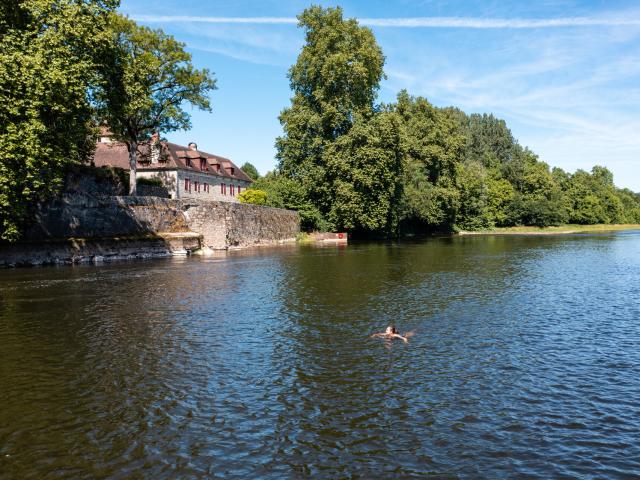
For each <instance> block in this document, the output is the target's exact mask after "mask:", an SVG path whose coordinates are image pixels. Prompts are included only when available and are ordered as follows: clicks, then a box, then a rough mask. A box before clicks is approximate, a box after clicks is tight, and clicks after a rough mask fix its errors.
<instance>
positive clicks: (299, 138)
mask: <svg viewBox="0 0 640 480" xmlns="http://www.w3.org/2000/svg"><path fill="white" fill-rule="evenodd" d="M298 20H299V23H298V25H299V26H300V27H301V28H303V29H304V30H305V36H306V43H305V45H304V46H303V48H302V51H301V53H300V55H299V56H298V59H297V62H296V63H295V65H293V66H292V67H291V69H290V70H289V81H290V85H291V89H292V90H293V93H294V95H293V98H292V99H291V106H290V107H288V108H286V109H285V110H284V111H283V112H282V114H281V115H280V123H281V124H282V126H283V129H284V134H283V136H281V137H279V138H278V139H277V140H276V149H277V158H278V161H279V170H280V173H281V174H282V175H284V176H286V177H288V178H291V179H295V180H296V181H297V182H299V183H300V185H301V186H302V188H303V190H304V196H305V198H306V199H307V200H309V201H310V202H311V203H312V204H313V205H314V206H315V207H316V208H317V210H318V211H319V212H320V213H321V214H322V215H323V216H325V217H326V216H328V215H329V214H330V212H334V214H332V215H333V218H334V219H336V220H337V219H338V218H340V215H338V214H335V212H337V211H338V209H337V208H336V206H335V205H334V203H335V202H336V187H337V186H338V185H337V184H336V182H337V179H336V177H335V172H336V171H338V170H341V169H340V168H339V167H338V166H336V165H335V164H334V165H333V166H332V167H331V168H328V167H329V165H328V163H327V162H328V161H329V160H330V156H328V155H326V154H325V151H326V150H327V149H329V148H332V149H334V150H335V149H337V150H338V151H340V152H344V151H345V149H346V148H347V146H346V145H344V144H341V145H340V146H336V145H334V143H335V142H337V141H338V140H339V139H340V137H342V136H343V135H346V134H348V133H349V131H350V130H351V128H352V127H353V125H354V122H355V121H356V119H358V121H359V122H361V125H363V126H364V123H366V122H367V121H368V120H369V119H370V118H371V117H372V116H373V115H374V113H375V109H374V101H375V99H376V95H377V91H378V89H379V84H380V80H381V79H382V77H383V71H382V67H383V64H384V56H383V54H382V50H381V49H380V47H379V46H378V45H377V43H376V41H375V37H374V36H373V33H372V32H371V30H369V29H368V28H364V27H361V26H359V25H358V23H357V21H356V20H354V19H350V20H344V19H343V18H342V9H340V8H328V9H323V8H321V7H318V6H314V7H310V8H308V9H306V10H305V11H304V12H303V13H302V14H301V15H300V16H299V17H298ZM390 143H393V141H392V140H391V142H390ZM340 158H342V159H345V157H344V156H341V157H340ZM354 166H355V165H354ZM357 176H358V175H357V174H355V173H354V177H352V178H355V177H357ZM338 183H339V184H340V185H341V188H343V189H344V184H343V183H342V181H340V182H338Z"/></svg>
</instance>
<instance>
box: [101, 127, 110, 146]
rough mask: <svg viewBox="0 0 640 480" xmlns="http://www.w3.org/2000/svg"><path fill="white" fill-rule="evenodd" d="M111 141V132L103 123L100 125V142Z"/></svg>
mask: <svg viewBox="0 0 640 480" xmlns="http://www.w3.org/2000/svg"><path fill="white" fill-rule="evenodd" d="M112 141H113V133H111V130H109V127H108V126H107V125H106V124H104V125H100V143H111V142H112Z"/></svg>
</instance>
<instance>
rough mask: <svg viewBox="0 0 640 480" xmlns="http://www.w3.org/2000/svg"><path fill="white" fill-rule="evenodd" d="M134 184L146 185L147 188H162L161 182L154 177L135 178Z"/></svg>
mask: <svg viewBox="0 0 640 480" xmlns="http://www.w3.org/2000/svg"><path fill="white" fill-rule="evenodd" d="M136 183H137V184H138V185H147V186H149V187H162V186H163V184H162V180H161V179H159V178H157V177H154V178H146V177H141V178H137V179H136Z"/></svg>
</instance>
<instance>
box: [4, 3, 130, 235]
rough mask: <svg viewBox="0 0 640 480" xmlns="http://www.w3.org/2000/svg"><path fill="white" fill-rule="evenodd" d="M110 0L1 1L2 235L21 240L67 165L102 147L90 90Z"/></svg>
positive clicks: (111, 6) (112, 5)
mask: <svg viewBox="0 0 640 480" xmlns="http://www.w3.org/2000/svg"><path fill="white" fill-rule="evenodd" d="M117 3H118V2H116V1H107V0H102V1H99V0H82V1H81V0H23V1H8V2H2V3H1V4H0V239H3V240H15V239H17V238H18V237H19V236H20V229H21V225H22V224H23V223H24V221H25V220H26V218H27V217H28V215H29V213H30V211H31V210H32V209H33V208H34V207H35V205H36V204H37V202H38V201H40V200H42V199H43V198H46V197H47V196H48V195H50V194H52V193H54V192H56V191H57V189H58V188H60V186H61V184H62V181H63V177H64V171H65V168H66V167H67V166H68V165H70V164H72V163H78V162H81V161H84V160H85V159H86V158H88V156H89V155H90V153H91V151H92V150H93V148H94V142H93V138H94V136H93V122H92V120H93V113H94V111H93V109H92V107H91V102H90V95H89V93H90V91H91V89H93V88H95V87H96V85H97V83H98V79H99V76H98V74H99V55H98V52H99V51H101V50H102V49H103V48H104V46H105V44H106V41H107V35H106V32H107V24H108V18H109V16H110V14H111V12H113V10H114V8H115V7H116V6H117Z"/></svg>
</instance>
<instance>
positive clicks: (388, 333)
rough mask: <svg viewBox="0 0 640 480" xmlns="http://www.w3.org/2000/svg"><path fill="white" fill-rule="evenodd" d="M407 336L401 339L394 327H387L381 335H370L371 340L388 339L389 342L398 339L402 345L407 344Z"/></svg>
mask: <svg viewBox="0 0 640 480" xmlns="http://www.w3.org/2000/svg"><path fill="white" fill-rule="evenodd" d="M409 336H410V335H408V334H405V336H404V337H403V336H402V335H400V334H399V333H398V330H396V326H395V325H389V326H388V327H387V329H386V330H385V331H384V332H383V333H374V334H373V335H371V338H374V337H378V338H388V339H390V340H393V339H394V338H399V339H400V340H402V341H403V342H404V343H408V342H409V339H408V338H407V337H409Z"/></svg>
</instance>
